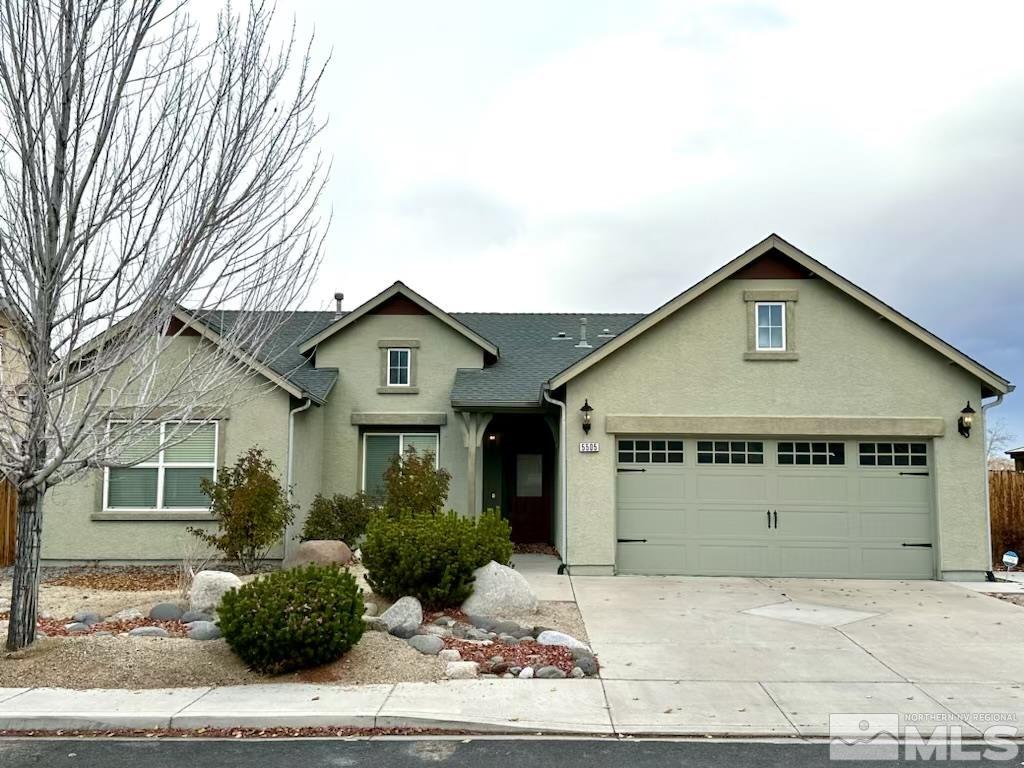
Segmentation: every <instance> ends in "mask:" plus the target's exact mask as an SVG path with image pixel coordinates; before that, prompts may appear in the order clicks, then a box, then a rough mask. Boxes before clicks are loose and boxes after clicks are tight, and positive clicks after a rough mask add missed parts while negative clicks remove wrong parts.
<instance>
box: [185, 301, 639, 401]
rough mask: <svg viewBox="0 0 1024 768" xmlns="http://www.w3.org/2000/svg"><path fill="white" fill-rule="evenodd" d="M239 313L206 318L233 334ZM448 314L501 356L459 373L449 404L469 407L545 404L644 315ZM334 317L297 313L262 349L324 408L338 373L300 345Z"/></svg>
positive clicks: (268, 361)
mask: <svg viewBox="0 0 1024 768" xmlns="http://www.w3.org/2000/svg"><path fill="white" fill-rule="evenodd" d="M238 315H239V313H238V312H231V311H216V312H209V313H206V314H205V315H204V316H203V317H202V320H203V321H204V322H205V323H206V324H207V325H208V326H209V327H210V328H211V329H212V330H214V331H216V332H217V333H220V334H224V333H227V332H229V331H230V329H231V326H232V325H233V324H234V323H235V321H236V320H237V318H238ZM451 315H452V317H454V318H455V319H457V320H458V321H459V322H461V323H464V324H465V325H466V326H468V327H469V328H470V329H472V330H473V331H475V332H476V333H478V334H480V335H481V336H483V337H484V338H486V339H487V340H488V341H490V342H492V343H493V344H495V345H496V346H497V347H498V350H499V354H500V357H499V359H498V361H497V362H496V363H494V364H493V365H490V366H488V367H486V368H483V369H475V368H461V369H459V370H458V371H457V372H456V375H455V384H454V386H453V387H452V392H451V399H452V402H453V403H455V404H458V405H465V406H472V405H474V404H475V405H490V404H508V405H510V406H511V405H523V404H536V403H540V402H541V385H542V384H543V383H544V382H545V381H547V380H548V379H550V378H551V377H552V376H554V375H555V374H556V373H559V372H560V371H562V370H564V369H565V368H567V367H568V366H569V365H571V364H572V363H574V362H575V361H577V360H579V359H580V358H581V357H584V356H585V355H587V354H589V353H590V352H592V351H593V350H594V349H596V348H597V347H599V346H601V345H602V344H604V343H605V342H606V341H608V339H607V338H599V334H601V333H602V331H603V330H604V329H606V328H607V329H608V330H610V331H611V332H612V333H613V334H618V333H621V332H622V331H623V330H625V329H626V328H628V327H629V326H630V325H632V324H633V323H635V322H636V321H637V320H639V319H640V318H642V317H643V315H642V314H565V313H550V314H501V313H477V312H452V313H451ZM336 317H337V316H336V315H335V313H334V312H295V313H292V314H291V315H290V316H289V317H287V318H285V319H284V320H283V323H282V325H281V326H280V327H279V328H277V330H276V332H275V333H274V335H273V338H271V339H269V340H268V341H267V342H266V343H265V344H264V345H263V346H262V347H261V349H260V350H259V351H258V358H259V360H260V362H262V363H263V364H264V365H266V366H268V367H269V368H271V369H272V370H273V371H274V372H275V373H277V374H278V375H280V376H282V377H283V378H285V379H287V380H288V381H290V382H291V383H292V384H294V385H295V386H296V387H298V388H299V389H301V390H303V391H304V392H307V393H308V394H309V395H310V396H311V397H313V398H314V399H315V400H317V401H319V402H323V401H324V400H326V398H327V395H328V393H330V391H331V388H332V387H333V386H334V384H335V382H336V381H337V379H338V376H339V372H338V369H337V368H314V367H313V365H312V364H311V363H310V361H309V359H308V358H307V357H306V356H305V355H302V354H301V353H300V352H299V344H300V343H301V342H302V341H304V340H305V339H308V338H310V337H311V336H314V335H316V334H317V333H319V332H320V331H321V330H323V329H324V328H326V327H327V326H329V325H330V324H331V323H332V322H334V320H335V319H336ZM580 317H586V318H587V321H588V329H587V340H588V341H589V343H590V344H591V347H590V348H584V349H580V348H578V347H576V343H577V341H578V340H579V319H580ZM275 325H276V324H275ZM559 332H564V333H565V334H566V336H567V337H568V338H566V339H553V338H552V337H554V336H556V335H557V334H558V333H559ZM341 375H344V372H342V373H341Z"/></svg>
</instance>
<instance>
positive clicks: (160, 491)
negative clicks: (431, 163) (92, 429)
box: [103, 421, 220, 513]
mask: <svg viewBox="0 0 1024 768" xmlns="http://www.w3.org/2000/svg"><path fill="white" fill-rule="evenodd" d="M119 423H124V422H117V421H111V422H110V423H109V425H110V426H114V425H115V424H119ZM168 424H173V425H177V424H184V425H186V426H187V425H189V424H192V425H194V426H196V427H199V426H203V425H206V424H212V425H213V462H212V467H213V482H217V471H218V466H217V457H218V456H219V455H220V422H219V421H184V422H181V421H161V422H160V450H159V451H157V454H156V456H154V457H153V458H151V459H150V460H148V461H142V462H139V463H138V464H132V465H131V466H130V467H117V469H155V470H156V471H157V472H156V502H157V506H155V507H111V506H110V467H104V468H103V511H104V512H171V513H174V512H209V511H210V506H209V505H207V506H205V507H164V506H162V505H163V501H164V471H165V470H166V469H168V468H169V469H209V468H210V467H211V462H208V461H200V462H195V461H190V462H177V461H175V462H171V463H170V464H167V463H165V462H164V448H165V446H164V438H165V435H166V434H167V425H168ZM108 428H109V427H108Z"/></svg>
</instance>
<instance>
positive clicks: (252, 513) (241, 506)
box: [188, 448, 295, 573]
mask: <svg viewBox="0 0 1024 768" xmlns="http://www.w3.org/2000/svg"><path fill="white" fill-rule="evenodd" d="M201 487H202V489H203V493H205V494H206V495H207V496H209V497H210V502H211V503H210V512H211V514H212V515H213V517H214V518H215V519H216V521H217V533H209V532H208V531H205V530H201V529H197V528H189V529H188V530H189V532H190V533H192V535H194V536H196V537H198V538H200V539H202V540H203V541H205V542H206V543H207V544H209V545H211V546H213V547H216V548H217V549H218V550H220V551H221V553H223V555H224V556H225V557H226V558H227V559H229V560H236V561H237V562H238V564H239V565H240V566H241V567H242V570H244V571H245V572H246V573H252V572H254V571H255V570H256V569H257V567H258V566H259V564H260V563H261V562H263V560H264V559H265V558H266V556H267V553H268V552H269V551H270V548H271V547H272V546H274V543H275V542H277V541H278V540H280V539H281V537H282V536H284V532H285V529H287V527H288V524H289V523H291V521H292V520H293V519H294V517H295V507H294V506H293V505H291V504H289V503H288V497H287V496H286V495H285V492H284V489H283V488H282V487H281V483H280V482H279V481H278V479H277V476H276V474H275V473H274V462H272V461H271V460H270V459H268V458H267V456H266V454H264V452H263V450H262V449H260V448H250V449H249V451H248V452H247V453H246V454H245V455H244V456H241V457H239V459H238V461H237V462H235V465H234V466H233V467H221V468H220V471H219V472H218V473H217V482H215V483H213V482H210V481H209V480H205V479H204V480H203V481H202V485H201Z"/></svg>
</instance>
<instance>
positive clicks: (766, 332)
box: [754, 301, 786, 352]
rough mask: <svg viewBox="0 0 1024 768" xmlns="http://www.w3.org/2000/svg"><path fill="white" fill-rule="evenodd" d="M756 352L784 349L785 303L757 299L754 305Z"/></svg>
mask: <svg viewBox="0 0 1024 768" xmlns="http://www.w3.org/2000/svg"><path fill="white" fill-rule="evenodd" d="M754 310H755V311H754V317H755V318H756V320H755V322H756V323H757V328H756V329H755V331H756V338H757V346H756V349H757V351H758V352H766V351H777V352H781V351H782V350H785V349H786V305H785V304H784V303H783V302H781V301H759V302H757V304H756V305H755V307H754Z"/></svg>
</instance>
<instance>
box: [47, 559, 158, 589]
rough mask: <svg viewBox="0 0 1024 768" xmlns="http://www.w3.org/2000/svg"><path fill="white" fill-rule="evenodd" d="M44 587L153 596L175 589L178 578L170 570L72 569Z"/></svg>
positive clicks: (48, 581) (50, 580) (131, 567)
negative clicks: (100, 590) (149, 594)
mask: <svg viewBox="0 0 1024 768" xmlns="http://www.w3.org/2000/svg"><path fill="white" fill-rule="evenodd" d="M43 583H44V584H47V585H49V586H54V587H82V588H85V589H102V590H108V591H112V592H154V591H158V590H163V589H177V586H178V574H177V571H176V569H175V568H174V567H173V566H146V567H140V566H130V565H129V566H123V567H110V568H106V567H105V568H103V569H96V568H88V567H82V568H79V569H71V570H70V571H69V572H67V573H65V574H64V575H62V576H58V577H56V578H53V579H47V580H46V581H45V582H43Z"/></svg>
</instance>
